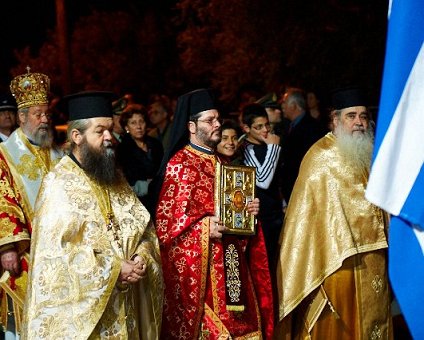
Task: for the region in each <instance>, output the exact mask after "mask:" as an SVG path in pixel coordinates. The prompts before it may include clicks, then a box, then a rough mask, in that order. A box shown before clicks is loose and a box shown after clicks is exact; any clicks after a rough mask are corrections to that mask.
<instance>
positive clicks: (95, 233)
mask: <svg viewBox="0 0 424 340" xmlns="http://www.w3.org/2000/svg"><path fill="white" fill-rule="evenodd" d="M108 194H109V198H107V195H108ZM105 199H106V201H107V200H110V206H111V209H112V212H113V215H114V218H115V221H116V223H117V225H118V226H119V242H118V241H117V240H115V237H114V236H115V235H114V234H113V233H112V232H111V231H110V230H108V228H107V223H108V222H109V221H106V219H105V216H104V215H105V214H104V209H105ZM33 230H34V231H33V234H32V240H31V260H30V271H29V283H28V292H27V301H26V304H25V309H24V330H23V333H22V338H23V339H59V338H66V339H88V338H89V339H104V338H107V339H139V338H140V339H149V340H150V339H157V338H158V337H159V332H160V326H161V314H162V297H163V280H162V271H161V265H160V254H159V244H158V240H157V237H156V233H155V230H154V227H153V224H152V223H151V221H150V215H149V213H148V212H147V210H146V209H145V208H144V207H143V206H142V204H141V203H140V202H139V200H138V198H137V197H136V196H135V195H134V194H133V192H132V190H131V188H130V187H129V186H128V185H127V184H126V183H125V184H122V185H119V186H115V187H109V188H108V190H106V188H102V187H100V186H98V185H95V184H94V183H93V182H92V181H91V180H90V179H89V178H88V177H87V176H86V175H85V173H84V172H83V170H82V169H80V168H79V167H78V165H76V163H75V162H74V161H72V160H71V159H70V158H69V157H64V158H63V159H62V161H61V162H60V163H59V165H58V166H57V167H56V168H55V169H54V170H53V171H52V172H50V173H49V174H48V175H47V176H46V178H45V180H44V182H43V185H42V187H41V189H40V195H39V198H38V200H37V205H36V209H35V217H34V222H33ZM119 244H120V245H119ZM136 254H138V255H140V256H141V257H142V258H144V260H145V262H146V264H147V267H148V275H147V277H146V278H144V279H142V280H141V281H140V282H139V283H138V284H135V285H128V286H127V285H123V284H121V283H119V282H118V281H117V279H118V275H119V272H120V269H121V262H122V260H123V259H131V258H132V257H133V256H134V255H136ZM140 310H141V311H142V312H143V313H139V311H140Z"/></svg>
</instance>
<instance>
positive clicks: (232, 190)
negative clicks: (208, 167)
mask: <svg viewBox="0 0 424 340" xmlns="http://www.w3.org/2000/svg"><path fill="white" fill-rule="evenodd" d="M255 177H256V173H255V168H254V167H251V166H238V165H228V164H221V163H219V162H217V163H216V177H215V193H214V194H215V196H214V201H215V213H216V214H217V216H218V217H219V218H220V220H221V221H222V222H223V223H224V224H225V226H226V227H227V228H228V230H227V231H226V232H225V233H226V234H236V235H254V234H255V231H256V230H255V226H256V219H255V216H253V215H252V214H250V213H248V212H247V204H248V203H249V202H251V201H253V199H254V198H255V180H256V178H255Z"/></svg>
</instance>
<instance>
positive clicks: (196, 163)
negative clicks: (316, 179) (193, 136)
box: [156, 145, 273, 339]
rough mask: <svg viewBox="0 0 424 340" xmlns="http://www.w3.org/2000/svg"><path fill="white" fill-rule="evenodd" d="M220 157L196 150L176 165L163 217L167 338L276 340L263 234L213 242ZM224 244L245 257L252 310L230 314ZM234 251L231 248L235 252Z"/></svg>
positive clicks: (165, 189)
mask: <svg viewBox="0 0 424 340" xmlns="http://www.w3.org/2000/svg"><path fill="white" fill-rule="evenodd" d="M217 161H219V160H218V159H217V158H216V156H215V155H213V154H207V153H205V152H202V151H200V150H197V149H196V148H195V147H192V146H191V145H188V146H186V147H185V148H183V149H181V150H180V151H178V152H177V153H176V154H175V155H174V157H173V158H172V159H171V160H170V161H169V163H168V165H167V169H166V175H165V180H164V183H163V186H162V190H161V194H160V198H159V205H158V209H157V214H156V217H157V219H156V229H157V234H158V237H159V242H160V247H161V257H162V265H163V272H164V280H165V302H164V314H163V320H162V321H163V327H162V333H161V337H162V338H163V339H175V338H179V339H197V338H204V339H218V338H221V339H225V338H230V337H231V338H233V339H237V338H240V339H262V338H268V337H271V334H272V331H273V310H272V295H271V294H272V293H271V288H270V287H271V282H270V276H269V270H268V261H267V257H266V249H265V244H264V239H263V235H262V230H261V228H260V227H258V229H257V230H258V232H257V234H256V235H255V236H253V237H246V236H244V237H240V236H229V235H224V236H223V239H222V240H221V239H211V238H209V218H208V217H209V216H213V215H214V199H213V197H214V179H215V165H216V162H217ZM223 240H224V242H225V243H226V245H228V244H231V243H232V244H234V247H233V248H232V249H242V251H240V252H238V255H237V256H238V263H239V264H240V268H241V267H244V268H246V270H240V281H241V282H242V287H244V288H243V289H244V291H243V296H244V300H243V303H244V310H239V311H230V310H228V308H227V306H228V304H227V301H226V284H227V283H226V280H225V275H226V273H225V270H224V256H226V252H225V249H228V247H227V248H224V246H223ZM230 248H231V247H230Z"/></svg>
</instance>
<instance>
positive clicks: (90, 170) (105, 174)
mask: <svg viewBox="0 0 424 340" xmlns="http://www.w3.org/2000/svg"><path fill="white" fill-rule="evenodd" d="M80 148H81V149H80V157H81V168H82V169H83V170H84V171H85V172H86V173H87V175H89V176H90V177H92V178H93V179H94V180H96V181H97V182H99V183H100V184H105V185H114V184H118V183H119V182H121V181H122V175H121V172H120V171H119V170H118V169H117V166H116V160H115V151H114V150H113V148H112V143H105V144H104V145H103V146H102V149H101V151H98V150H96V149H94V148H92V147H91V146H90V145H89V144H88V143H87V141H84V142H83V143H82V144H81V146H80Z"/></svg>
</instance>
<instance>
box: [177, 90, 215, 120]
mask: <svg viewBox="0 0 424 340" xmlns="http://www.w3.org/2000/svg"><path fill="white" fill-rule="evenodd" d="M214 109H217V105H216V100H215V94H214V92H213V91H212V90H211V89H198V90H194V91H191V92H188V93H186V94H183V95H182V96H180V97H179V98H178V100H177V108H176V112H175V116H177V115H188V116H192V115H195V114H197V113H199V112H202V111H206V110H214Z"/></svg>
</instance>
